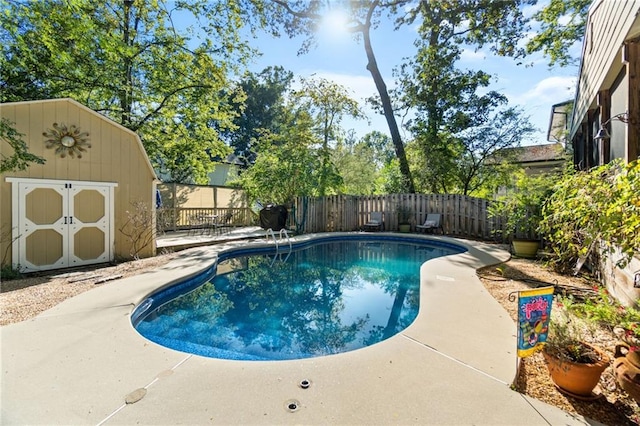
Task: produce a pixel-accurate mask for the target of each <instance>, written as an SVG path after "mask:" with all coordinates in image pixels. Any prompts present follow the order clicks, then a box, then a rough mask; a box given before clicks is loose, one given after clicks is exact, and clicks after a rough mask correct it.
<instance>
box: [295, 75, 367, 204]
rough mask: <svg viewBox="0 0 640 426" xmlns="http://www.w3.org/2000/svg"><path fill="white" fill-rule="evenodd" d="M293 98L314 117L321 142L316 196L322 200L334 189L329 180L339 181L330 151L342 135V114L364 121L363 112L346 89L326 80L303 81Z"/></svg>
mask: <svg viewBox="0 0 640 426" xmlns="http://www.w3.org/2000/svg"><path fill="white" fill-rule="evenodd" d="M294 98H295V99H296V100H297V101H300V102H301V105H300V107H301V108H303V109H305V110H307V111H309V112H310V113H311V115H312V116H313V117H314V119H315V126H314V128H315V131H316V134H317V135H318V136H319V137H320V139H321V140H322V146H321V147H320V161H321V165H320V182H319V187H318V195H319V196H321V197H323V196H325V195H327V189H328V187H330V186H335V182H331V180H332V178H333V179H334V180H335V179H337V178H338V175H337V173H336V172H335V167H334V165H333V164H332V163H331V149H332V147H334V146H335V143H336V141H337V140H338V138H339V137H340V136H341V130H342V129H341V128H340V122H341V121H342V118H343V117H344V116H345V115H346V116H349V117H353V118H363V113H362V111H361V110H360V108H359V107H358V102H357V101H355V100H353V99H351V98H350V97H349V93H348V91H347V89H346V88H345V87H343V86H340V85H339V84H336V83H333V82H330V81H328V80H326V79H302V88H301V89H300V90H298V91H296V92H295V93H294Z"/></svg>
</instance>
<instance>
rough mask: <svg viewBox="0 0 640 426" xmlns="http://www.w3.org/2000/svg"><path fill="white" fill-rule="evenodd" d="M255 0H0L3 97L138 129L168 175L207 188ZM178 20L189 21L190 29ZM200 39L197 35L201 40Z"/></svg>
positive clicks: (257, 19) (258, 11)
mask: <svg viewBox="0 0 640 426" xmlns="http://www.w3.org/2000/svg"><path fill="white" fill-rule="evenodd" d="M262 6H263V3H262V1H260V0H234V1H232V2H210V1H206V0H190V1H180V2H167V3H165V2H159V1H147V0H124V1H116V0H107V1H100V2H94V1H91V0H50V1H30V0H26V1H20V0H15V1H5V2H3V12H2V13H1V14H0V25H1V28H2V34H1V36H0V39H1V40H2V51H3V55H2V58H0V70H1V71H0V73H1V74H0V77H1V78H0V84H1V85H2V86H1V87H0V88H1V90H0V100H1V101H3V102H4V101H17V100H25V99H30V100H33V99H44V98H58V97H72V98H75V99H76V100H78V101H80V102H82V103H84V104H85V105H87V106H88V107H90V108H92V109H93V110H95V111H98V112H100V113H103V114H105V115H107V116H108V117H109V118H111V119H113V120H115V121H116V122H118V123H120V124H122V125H124V126H125V127H127V128H129V129H131V130H133V131H135V132H137V133H138V134H139V135H140V137H141V139H142V141H143V144H144V146H145V149H146V150H147V153H148V154H149V157H150V159H151V161H152V163H153V164H154V166H155V167H156V169H157V170H159V171H160V173H161V175H164V177H165V178H168V179H169V180H175V181H196V182H204V181H206V179H207V173H208V172H209V171H210V170H211V168H212V167H213V166H212V163H211V160H210V158H211V156H218V155H219V156H224V155H226V153H227V152H228V149H227V148H226V146H225V145H224V144H223V143H222V141H221V139H220V131H221V130H222V129H230V128H233V126H234V123H233V117H234V114H235V112H234V109H233V108H232V105H233V104H234V103H236V102H239V101H241V100H242V96H243V95H242V92H241V91H237V90H234V88H233V84H232V82H231V81H230V80H229V77H228V76H229V74H230V73H231V72H234V71H237V70H238V68H239V67H240V66H241V65H243V64H244V63H246V61H247V60H248V59H249V58H250V57H251V55H252V53H253V50H252V49H251V48H250V47H249V45H248V44H247V42H246V40H244V39H243V38H242V37H241V30H242V29H243V28H245V27H247V26H253V25H262V24H264V23H265V21H264V18H265V15H264V13H263V9H262ZM178 22H181V23H184V22H190V23H191V24H190V25H188V26H185V25H178ZM199 34H201V36H199Z"/></svg>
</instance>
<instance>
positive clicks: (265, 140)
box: [238, 110, 341, 204]
mask: <svg viewBox="0 0 640 426" xmlns="http://www.w3.org/2000/svg"><path fill="white" fill-rule="evenodd" d="M283 122H284V123H285V124H284V126H283V128H282V130H281V132H280V133H279V134H271V133H269V132H265V133H264V134H263V135H261V136H260V137H259V139H258V144H259V152H260V155H258V157H257V159H256V161H255V163H254V164H253V165H252V167H250V168H249V169H248V170H247V171H245V172H244V173H243V174H242V175H241V176H240V179H239V181H238V183H239V184H240V185H241V186H242V187H243V188H244V189H245V191H246V192H247V195H248V196H249V198H250V199H251V200H260V201H261V202H262V203H263V204H267V203H274V204H289V203H291V202H292V201H293V199H294V198H295V197H296V196H304V195H312V196H315V195H318V192H317V191H318V186H319V181H320V169H321V159H320V155H319V153H318V151H317V150H315V149H313V146H314V145H317V144H318V142H319V141H318V140H317V138H316V136H315V135H314V132H313V121H312V119H311V117H310V116H309V115H308V114H307V113H306V111H295V110H288V112H287V114H286V117H285V118H284V120H283ZM328 181H329V182H335V188H336V189H337V187H338V186H339V185H340V184H341V181H340V180H339V176H338V175H337V174H333V173H332V175H331V179H328Z"/></svg>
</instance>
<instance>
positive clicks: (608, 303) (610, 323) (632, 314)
mask: <svg viewBox="0 0 640 426" xmlns="http://www.w3.org/2000/svg"><path fill="white" fill-rule="evenodd" d="M595 289H596V290H597V292H598V293H597V296H596V297H594V298H589V299H586V300H585V301H584V302H583V303H574V304H573V305H572V311H573V312H575V313H576V314H578V315H580V316H582V317H584V318H586V319H588V320H590V321H593V322H596V323H597V324H599V325H600V326H603V327H605V328H607V329H609V330H613V329H614V328H615V327H622V328H623V329H625V330H628V331H630V332H631V333H632V334H633V335H635V336H636V338H640V311H639V310H637V309H635V308H632V307H625V306H623V305H621V304H620V303H619V302H618V301H617V299H616V298H614V297H612V296H611V295H610V294H609V292H607V290H606V289H605V288H602V287H596V288H595Z"/></svg>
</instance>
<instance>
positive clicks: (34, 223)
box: [14, 183, 68, 270]
mask: <svg viewBox="0 0 640 426" xmlns="http://www.w3.org/2000/svg"><path fill="white" fill-rule="evenodd" d="M19 194H20V198H19V210H20V211H21V212H23V215H22V217H20V218H19V219H20V220H19V225H18V227H19V230H20V231H19V235H20V236H19V239H20V241H19V242H18V244H19V253H20V259H19V262H20V266H21V268H22V269H25V270H40V269H55V268H62V267H65V266H67V263H68V262H67V258H68V247H67V244H66V240H67V228H68V225H67V222H68V204H67V189H66V188H65V185H64V184H38V185H34V184H26V183H21V184H20V186H19ZM14 262H15V260H14Z"/></svg>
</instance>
